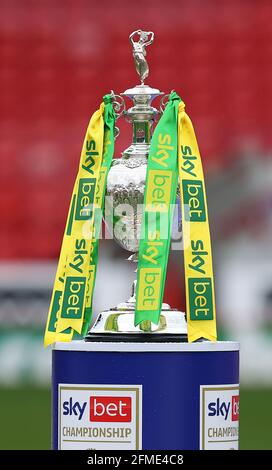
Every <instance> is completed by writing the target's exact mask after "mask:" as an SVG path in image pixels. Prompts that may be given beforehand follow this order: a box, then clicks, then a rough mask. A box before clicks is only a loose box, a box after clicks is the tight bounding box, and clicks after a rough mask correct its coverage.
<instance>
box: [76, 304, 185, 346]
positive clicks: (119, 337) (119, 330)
mask: <svg viewBox="0 0 272 470" xmlns="http://www.w3.org/2000/svg"><path fill="white" fill-rule="evenodd" d="M121 305H122V307H123V308H122V309H121V308H120V305H118V306H117V307H116V308H112V309H110V310H108V311H105V312H102V313H100V314H99V315H98V317H97V319H96V321H95V323H94V325H93V326H92V328H91V329H90V331H89V333H88V334H87V336H86V338H85V341H87V342H90V341H94V342H96V341H97V342H100V341H105V342H115V341H122V342H127V341H129V342H131V341H132V342H155V343H158V342H159V343H160V342H187V323H186V320H185V314H184V313H183V312H179V311H178V310H173V309H170V307H169V305H167V304H163V309H162V311H161V315H160V320H159V323H158V325H156V324H154V323H152V322H142V323H141V324H139V325H137V326H135V325H134V312H135V310H134V308H132V307H133V305H129V303H128V302H126V303H125V304H121ZM125 306H126V307H127V308H125V309H124V307H125ZM134 306H135V305H134ZM128 307H130V308H128Z"/></svg>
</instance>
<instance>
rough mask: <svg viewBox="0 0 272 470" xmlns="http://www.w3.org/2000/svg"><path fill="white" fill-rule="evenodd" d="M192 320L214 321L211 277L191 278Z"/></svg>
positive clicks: (189, 281)
mask: <svg viewBox="0 0 272 470" xmlns="http://www.w3.org/2000/svg"><path fill="white" fill-rule="evenodd" d="M188 283H189V299H190V319H191V320H212V319H213V298H212V280H211V278H210V277H205V278H189V279H188Z"/></svg>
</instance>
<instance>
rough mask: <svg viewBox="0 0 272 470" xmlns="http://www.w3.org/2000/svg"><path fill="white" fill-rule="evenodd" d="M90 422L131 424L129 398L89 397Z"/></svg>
mask: <svg viewBox="0 0 272 470" xmlns="http://www.w3.org/2000/svg"><path fill="white" fill-rule="evenodd" d="M90 421H95V422H101V421H102V422H116V423H124V422H126V423H130V422H131V397H104V396H100V397H99V396H95V397H90Z"/></svg>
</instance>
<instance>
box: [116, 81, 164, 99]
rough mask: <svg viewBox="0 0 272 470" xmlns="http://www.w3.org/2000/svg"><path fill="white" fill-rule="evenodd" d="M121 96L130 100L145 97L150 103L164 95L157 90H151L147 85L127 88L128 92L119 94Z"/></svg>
mask: <svg viewBox="0 0 272 470" xmlns="http://www.w3.org/2000/svg"><path fill="white" fill-rule="evenodd" d="M121 95H122V96H127V97H128V98H131V99H132V100H133V99H134V100H135V98H136V99H137V98H139V97H141V96H143V97H147V98H148V101H149V103H151V102H152V101H153V100H154V99H155V98H157V96H160V95H164V93H163V92H162V91H160V90H158V89H157V88H151V87H150V86H149V85H144V84H143V85H136V86H135V87H133V88H128V90H126V91H124V93H121Z"/></svg>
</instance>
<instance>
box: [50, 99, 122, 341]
mask: <svg viewBox="0 0 272 470" xmlns="http://www.w3.org/2000/svg"><path fill="white" fill-rule="evenodd" d="M114 125H115V113H114V110H113V107H112V103H111V96H110V95H106V96H105V97H104V102H103V103H102V104H101V106H100V108H99V109H98V110H97V111H96V112H95V113H94V114H93V116H92V118H91V120H90V123H89V125H88V128H87V132H86V136H85V139H84V143H83V148H82V152H81V157H80V164H79V170H78V174H77V177H76V181H75V184H74V189H73V195H72V198H71V202H70V208H69V213H68V218H67V222H66V228H65V233H64V237H63V242H62V247H61V253H60V258H59V263H58V268H57V273H56V278H55V284H54V289H53V294H52V299H51V303H50V307H49V313H48V319H47V325H46V331H45V337H44V344H45V346H48V345H49V344H52V343H54V342H55V341H70V340H71V339H72V338H73V336H74V335H75V334H76V333H77V334H79V335H85V334H86V332H87V329H88V327H89V324H90V321H91V316H92V297H93V290H94V284H95V278H96V269H97V261H98V241H99V236H100V229H101V221H102V213H103V205H104V195H105V188H106V180H107V174H108V171H109V169H110V165H111V161H112V157H113V152H114Z"/></svg>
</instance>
